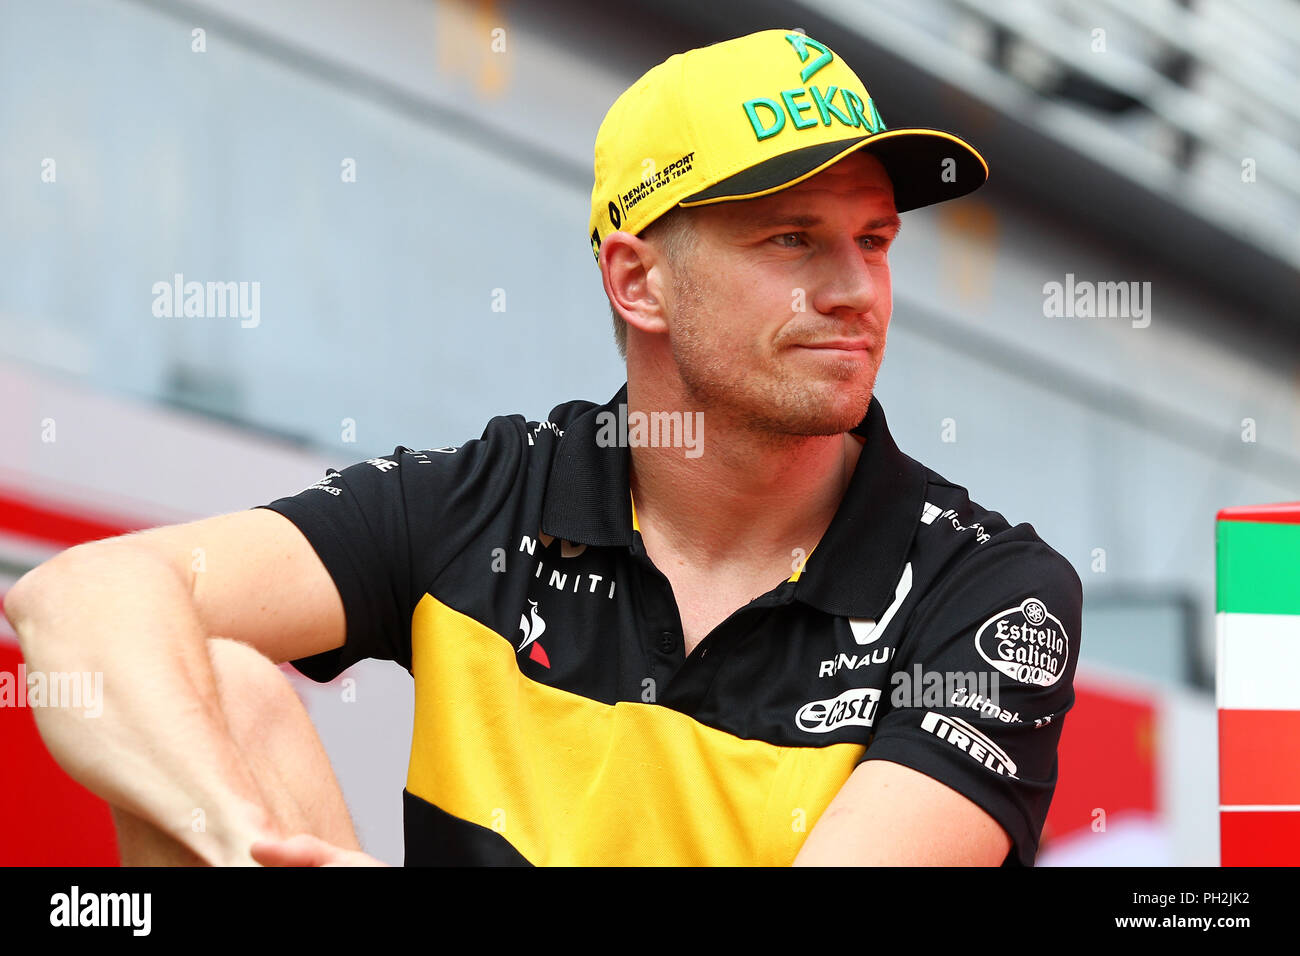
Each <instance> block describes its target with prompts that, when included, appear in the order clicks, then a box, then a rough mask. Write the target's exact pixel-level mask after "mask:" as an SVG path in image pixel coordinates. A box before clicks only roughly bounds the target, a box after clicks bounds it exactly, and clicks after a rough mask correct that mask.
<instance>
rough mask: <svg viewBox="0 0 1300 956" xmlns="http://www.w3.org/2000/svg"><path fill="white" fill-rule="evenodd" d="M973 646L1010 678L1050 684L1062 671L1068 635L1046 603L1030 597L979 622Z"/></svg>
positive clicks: (1066, 651) (1049, 685)
mask: <svg viewBox="0 0 1300 956" xmlns="http://www.w3.org/2000/svg"><path fill="white" fill-rule="evenodd" d="M975 649H976V650H977V651H979V654H980V657H982V658H984V659H985V660H986V661H988V662H989V663H990V664H992V665H993V666H994V667H996V668H997V669H998V670H999V671H1001V672H1002V673H1003V674H1006V675H1007V676H1008V677H1010V678H1012V679H1013V680H1018V681H1020V682H1021V683H1022V684H1038V685H1039V686H1041V687H1051V686H1052V685H1053V684H1055V683H1056V682H1057V681H1058V680H1060V679H1061V675H1062V674H1063V673H1065V665H1066V662H1067V661H1068V660H1069V658H1070V638H1069V635H1067V634H1066V633H1065V627H1064V626H1063V625H1062V624H1061V621H1060V619H1059V618H1058V617H1056V615H1054V614H1052V613H1051V612H1050V611H1048V610H1047V605H1045V604H1044V603H1043V602H1042V601H1040V600H1039V599H1038V598H1036V597H1031V598H1025V599H1024V600H1023V601H1021V602H1020V604H1019V605H1018V606H1016V607H1012V608H1007V609H1006V610H1005V611H999V612H998V613H997V614H994V615H993V616H992V617H991V618H989V619H988V620H987V621H985V622H984V623H983V624H981V625H980V629H979V630H978V631H977V632H976V634H975Z"/></svg>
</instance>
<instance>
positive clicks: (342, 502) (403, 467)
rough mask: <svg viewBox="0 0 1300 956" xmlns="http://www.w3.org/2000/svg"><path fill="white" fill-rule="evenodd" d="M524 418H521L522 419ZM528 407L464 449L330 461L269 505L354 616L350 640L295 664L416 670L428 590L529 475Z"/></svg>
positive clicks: (331, 670)
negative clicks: (416, 643) (524, 473)
mask: <svg viewBox="0 0 1300 956" xmlns="http://www.w3.org/2000/svg"><path fill="white" fill-rule="evenodd" d="M515 418H518V419H519V423H518V424H516V423H515V422H514V421H513V419H515ZM523 444H524V430H523V427H522V418H521V417H520V416H498V417H496V418H494V419H492V421H491V422H489V424H488V426H487V428H486V429H485V430H484V432H483V436H482V438H479V439H474V440H472V441H469V442H466V443H465V444H464V445H461V446H460V447H458V448H443V449H426V450H423V451H412V450H411V449H408V448H406V447H405V446H402V445H399V446H398V447H397V448H396V449H395V450H394V451H393V453H392V454H391V455H386V456H384V457H383V458H371V459H368V460H366V461H362V462H358V463H356V464H353V465H349V466H348V467H346V468H344V469H343V470H342V471H336V470H334V469H329V470H328V471H327V472H326V476H325V478H323V479H322V480H320V481H318V482H317V483H316V484H314V485H312V486H310V487H309V488H306V489H305V490H303V491H301V492H299V493H298V494H296V495H291V496H289V497H285V498H279V499H277V500H275V501H272V502H270V503H269V504H265V505H258V506H257V507H260V508H268V509H270V510H272V511H275V512H277V513H279V514H282V515H284V516H285V517H286V518H288V519H289V520H290V521H292V522H293V523H294V525H295V526H297V528H298V530H300V531H301V532H302V533H303V535H304V536H305V537H306V538H307V541H308V542H309V543H310V544H311V546H312V548H313V549H315V551H316V554H317V555H318V556H319V557H320V560H321V563H322V564H324V566H325V570H326V571H327V572H329V575H330V577H331V578H332V579H333V581H334V585H335V587H337V588H338V592H339V596H340V598H341V599H342V602H343V611H344V614H345V616H346V619H347V636H346V639H345V642H344V644H343V646H342V647H339V648H336V649H334V650H330V651H326V652H324V653H322V654H316V655H313V656H311V657H306V658H301V659H299V660H295V661H292V662H291V663H292V664H293V666H294V667H295V668H297V669H298V671H300V672H301V673H302V674H305V675H306V676H307V677H310V678H311V679H312V680H315V681H320V682H326V681H330V680H333V679H334V678H335V677H337V676H338V675H339V674H341V673H342V672H343V671H345V670H346V669H347V668H349V667H351V666H352V665H353V664H355V663H356V662H357V661H359V660H363V659H365V658H378V659H380V660H392V661H396V662H397V663H399V664H401V665H402V666H403V667H405V668H406V669H407V670H408V671H409V670H410V669H411V616H412V614H413V612H414V610H415V605H416V604H417V603H418V602H419V600H420V598H422V597H423V596H424V593H425V591H426V589H427V588H428V587H429V586H430V584H431V582H433V581H434V580H435V579H436V578H437V576H438V575H439V574H440V573H441V572H442V571H443V569H445V568H446V567H447V565H448V564H449V563H450V562H451V560H452V559H453V558H454V557H455V556H456V555H457V554H459V553H460V552H461V551H462V550H463V549H464V548H465V546H466V545H467V544H468V543H469V542H470V541H471V540H473V538H474V536H475V535H476V534H477V533H479V532H480V531H481V529H482V528H483V527H484V526H485V525H486V524H487V523H488V522H489V521H490V520H491V518H492V516H493V515H495V514H496V513H497V512H498V511H499V510H500V509H501V508H502V507H503V505H504V502H505V500H506V498H507V497H508V496H509V495H510V494H511V491H512V489H513V488H515V487H517V486H518V485H520V484H522V477H521V475H520V469H521V468H523V467H524V464H523V462H522V450H521V449H522V446H523Z"/></svg>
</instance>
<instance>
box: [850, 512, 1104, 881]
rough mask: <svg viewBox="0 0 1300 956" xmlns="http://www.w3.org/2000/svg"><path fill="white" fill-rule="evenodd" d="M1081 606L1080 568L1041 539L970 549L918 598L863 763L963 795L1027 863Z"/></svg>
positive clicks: (1048, 791) (1051, 775)
mask: <svg viewBox="0 0 1300 956" xmlns="http://www.w3.org/2000/svg"><path fill="white" fill-rule="evenodd" d="M1026 527H1028V526H1024V525H1022V526H1020V528H1017V529H1015V530H1017V531H1018V530H1021V529H1023V528H1026ZM1013 533H1014V532H1013ZM1030 538H1032V540H1030ZM1082 613H1083V585H1082V582H1081V581H1080V580H1079V575H1078V574H1077V573H1076V572H1075V570H1074V568H1073V567H1071V565H1070V563H1069V562H1068V561H1066V560H1065V558H1063V557H1062V556H1061V555H1060V554H1058V553H1057V552H1056V551H1054V550H1053V549H1052V548H1050V547H1049V546H1048V545H1046V544H1045V543H1043V542H1042V541H1041V540H1038V539H1037V537H1036V536H1032V535H1031V536H1022V537H1021V538H1020V539H1018V540H1011V541H1005V542H996V541H994V542H990V543H989V544H988V545H987V546H986V547H981V548H978V549H976V550H975V551H973V552H972V553H970V554H969V555H968V556H967V557H966V558H964V559H963V560H962V562H961V564H960V565H959V566H958V567H957V568H956V569H955V570H954V572H953V573H952V574H950V575H948V576H947V577H946V578H945V580H944V582H943V583H942V584H941V585H940V586H939V587H938V588H936V589H935V591H934V592H933V593H931V594H930V595H927V597H926V598H925V600H924V601H923V602H922V603H921V604H920V605H918V607H917V611H916V613H915V615H914V616H913V618H912V624H911V626H910V627H909V628H908V630H907V632H906V633H905V634H904V636H903V638H902V641H901V642H900V646H899V649H898V653H897V654H896V656H895V660H896V664H895V667H894V669H893V673H892V675H891V683H890V687H889V689H888V690H887V692H886V694H885V697H886V700H887V701H888V703H887V704H886V706H885V707H883V708H882V710H881V716H880V717H879V719H878V721H877V725H876V731H875V735H874V737H873V738H872V740H871V742H870V744H869V746H868V748H867V751H866V753H865V754H864V755H863V757H862V761H867V760H889V761H891V762H893V763H898V764H903V765H904V766H907V767H911V768H912V769H914V770H917V771H920V772H921V773H923V774H925V775H927V776H929V777H932V778H933V779H935V780H938V781H939V782H940V783H943V784H946V785H947V786H949V787H951V788H952V789H954V790H956V791H957V792H959V793H961V794H963V795H964V796H966V797H968V798H969V799H970V800H972V801H974V802H975V803H976V804H978V805H979V806H980V807H982V808H983V809H984V810H985V811H987V812H988V813H989V815H990V816H992V817H993V818H994V819H995V820H997V821H998V823H1000V824H1001V825H1002V827H1003V828H1004V829H1005V830H1006V832H1007V834H1008V835H1009V836H1010V837H1011V840H1012V847H1011V851H1010V853H1009V855H1008V857H1007V859H1006V860H1005V861H1004V865H1016V864H1019V865H1023V866H1032V865H1033V863H1034V857H1035V855H1036V853H1037V851H1038V840H1039V837H1040V835H1041V833H1042V829H1043V823H1044V821H1045V820H1046V817H1047V808H1048V805H1049V803H1050V802H1051V799H1052V794H1053V792H1054V790H1055V789H1056V775H1057V760H1056V748H1057V744H1058V742H1059V741H1060V738H1061V728H1062V724H1063V717H1064V715H1065V713H1066V712H1067V711H1068V710H1069V709H1070V708H1071V707H1072V706H1073V704H1074V672H1075V667H1076V665H1077V663H1078V657H1079V627H1080V622H1081V618H1082ZM963 684H965V685H966V686H968V687H970V688H971V693H972V694H974V693H975V692H977V691H978V690H980V688H981V684H982V685H983V691H984V694H983V696H984V697H986V698H992V701H993V704H992V705H990V704H988V703H986V702H983V701H981V700H980V699H979V698H974V697H967V696H965V695H964V694H962V693H960V691H959V690H958V691H954V687H955V688H960V687H961V686H962V685H963ZM939 688H942V690H940V689H939Z"/></svg>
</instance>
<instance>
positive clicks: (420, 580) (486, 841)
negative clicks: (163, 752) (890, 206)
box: [262, 385, 1082, 865]
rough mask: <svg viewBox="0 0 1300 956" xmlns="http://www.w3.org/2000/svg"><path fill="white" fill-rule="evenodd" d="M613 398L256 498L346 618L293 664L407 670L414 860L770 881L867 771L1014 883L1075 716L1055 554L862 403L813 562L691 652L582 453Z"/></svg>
mask: <svg viewBox="0 0 1300 956" xmlns="http://www.w3.org/2000/svg"><path fill="white" fill-rule="evenodd" d="M626 401H627V387H626V385H624V387H623V388H622V389H620V391H619V392H618V394H617V395H615V396H614V398H613V399H611V400H610V402H608V403H607V404H605V405H600V406H598V405H595V404H593V403H591V402H586V401H573V402H567V403H565V404H563V405H559V406H557V407H556V408H555V409H554V410H553V411H552V412H551V414H550V417H549V418H548V419H547V420H546V421H543V422H535V421H525V419H524V418H523V417H522V416H520V415H502V416H498V417H495V418H493V419H492V420H491V421H490V422H489V423H488V425H487V428H486V429H485V430H484V432H483V435H482V437H481V438H479V439H475V440H472V441H468V442H466V443H465V444H463V445H461V446H459V447H454V448H453V447H447V448H435V449H425V450H422V451H413V450H411V449H408V448H405V447H404V446H398V448H397V449H396V450H395V451H394V452H393V454H392V455H390V456H387V457H384V458H375V459H371V460H369V461H364V462H360V463H358V464H354V465H351V466H349V467H348V468H346V469H344V470H343V471H342V472H339V471H334V470H330V471H328V472H327V474H326V477H325V478H324V479H323V480H321V481H319V482H317V483H316V484H314V485H312V486H311V487H309V488H307V489H305V490H304V491H302V492H300V493H299V494H297V495H295V496H292V497H287V498H281V499H279V500H277V501H275V502H272V503H271V504H269V505H265V506H262V507H268V508H271V509H273V510H275V511H277V512H279V513H280V514H282V515H285V516H286V517H287V518H289V519H290V520H291V521H293V522H294V524H295V525H297V527H298V528H300V529H301V530H302V532H303V534H304V535H305V536H306V537H307V540H308V541H309V542H311V544H312V546H313V547H314V548H315V550H316V552H317V553H318V554H319V555H320V558H321V560H322V562H323V563H324V565H325V568H326V569H327V570H328V572H329V573H330V575H331V576H332V577H333V579H334V582H335V584H336V585H337V587H338V590H339V594H340V595H341V597H342V601H343V607H344V610H345V612H346V615H347V639H346V643H345V644H344V646H343V647H342V648H340V649H338V650H334V651H330V652H328V653H325V654H319V655H316V656H314V657H310V658H307V659H304V660H300V661H295V662H294V665H295V666H296V667H297V668H298V670H300V671H301V672H302V673H303V674H306V675H307V676H308V677H311V678H313V679H314V680H318V681H327V680H331V679H333V678H334V677H336V676H337V675H338V674H339V673H340V672H341V671H343V670H344V669H345V668H347V667H348V666H350V665H351V664H352V663H354V662H355V661H358V660H361V659H363V658H367V657H374V658H381V659H386V660H394V661H397V662H398V663H400V664H401V665H402V666H403V667H405V668H406V669H407V670H408V671H410V673H411V674H412V676H413V677H414V680H415V728H414V734H413V740H412V748H411V763H410V768H409V772H408V777H407V783H406V787H405V791H404V794H403V799H404V804H405V836H406V863H407V865H418V864H435V863H485V864H499V863H519V864H539V865H540V864H615V865H618V864H765V865H786V864H789V863H790V862H791V861H792V860H793V859H794V857H795V855H796V854H797V853H798V851H799V848H800V846H801V845H802V844H803V841H804V839H805V838H806V837H807V835H808V832H809V831H811V829H812V827H813V825H814V824H815V823H816V822H817V818H818V817H819V815H820V814H821V813H822V811H823V810H824V809H825V808H826V806H827V805H828V804H829V803H830V801H831V799H832V798H833V797H834V796H835V794H836V792H837V791H838V790H839V789H840V787H841V786H842V785H843V783H844V782H845V781H846V780H847V779H848V777H849V775H850V774H851V773H852V772H853V769H854V767H856V766H857V765H858V764H859V763H861V762H863V761H866V760H872V759H881V760H889V761H893V762H894V763H899V764H903V765H906V766H908V767H911V768H914V769H916V770H918V771H920V772H921V773H924V774H926V775H928V776H930V777H932V778H934V779H936V780H938V781H940V782H942V783H944V784H946V785H948V786H949V787H952V788H953V789H955V790H957V791H958V792H960V793H962V794H964V795H965V796H967V797H969V798H970V799H971V800H973V801H974V802H975V803H977V804H978V805H979V806H981V807H983V808H984V809H985V810H986V811H988V813H989V814H991V815H992V816H993V817H994V819H996V820H997V821H998V822H999V823H1000V824H1001V825H1002V826H1003V827H1004V828H1005V829H1006V831H1007V833H1008V834H1009V835H1010V836H1011V838H1012V841H1013V848H1012V850H1011V853H1010V854H1009V855H1008V858H1007V860H1006V863H1007V864H1016V863H1019V864H1024V865H1032V864H1033V860H1034V855H1035V852H1036V850H1037V846H1038V839H1039V835H1040V832H1041V830H1042V826H1043V821H1044V818H1045V816H1046V814H1047V807H1048V803H1049V801H1050V800H1051V797H1052V792H1053V789H1054V788H1055V784H1056V772H1057V770H1056V767H1057V764H1056V747H1057V741H1058V739H1059V737H1060V733H1061V727H1062V715H1063V714H1065V712H1066V711H1068V710H1069V709H1070V707H1071V705H1072V704H1073V701H1074V692H1073V686H1072V685H1073V678H1074V670H1075V665H1076V662H1077V660H1078V651H1079V624H1080V617H1081V613H1082V585H1081V583H1080V581H1079V577H1078V575H1077V574H1076V573H1075V571H1074V569H1073V568H1072V567H1071V566H1070V564H1069V562H1068V561H1066V560H1065V559H1064V558H1063V557H1062V556H1061V555H1060V554H1058V553H1057V552H1056V551H1054V550H1053V549H1052V548H1050V547H1049V546H1048V545H1047V544H1045V543H1044V542H1043V541H1042V540H1041V539H1040V538H1039V537H1038V535H1037V534H1036V533H1035V531H1034V529H1033V527H1032V526H1031V525H1029V524H1027V523H1021V524H1018V525H1016V526H1014V527H1012V526H1011V525H1010V524H1009V523H1008V522H1007V521H1006V519H1004V518H1003V517H1002V515H1001V514H998V513H997V512H993V511H989V510H987V509H985V508H983V507H981V506H980V505H978V504H976V503H974V502H972V501H971V500H970V498H969V495H968V494H967V492H966V490H965V489H964V488H962V487H960V486H958V485H955V484H953V483H952V482H949V481H947V480H946V479H944V478H942V477H941V476H939V475H938V474H936V473H935V472H933V471H931V470H930V469H928V468H926V467H925V466H924V465H921V464H920V463H919V462H917V461H914V460H913V459H912V458H910V457H908V456H907V455H905V454H903V453H902V452H900V451H899V450H898V448H897V447H896V445H895V444H894V441H893V439H892V438H891V437H890V434H889V430H888V428H887V427H886V424H885V415H884V412H883V410H882V409H881V406H880V402H879V400H877V399H873V400H872V403H871V406H870V409H869V411H868V413H867V415H866V417H865V418H864V419H863V421H862V422H861V423H860V424H859V425H858V427H857V428H855V429H854V433H855V434H857V435H860V436H862V437H863V438H864V439H865V444H864V446H863V450H862V454H861V456H860V458H859V460H858V463H857V466H856V468H855V471H854V473H853V476H852V480H851V482H850V484H849V487H848V490H847V492H846V494H845V496H844V499H843V501H842V502H841V504H840V506H839V509H838V511H837V512H836V514H835V517H834V519H833V520H832V522H831V525H830V527H829V528H828V529H827V531H826V533H825V535H824V536H823V538H822V539H821V541H820V543H819V544H818V545H817V546H816V547H815V548H814V549H813V551H812V553H811V554H810V555H809V556H807V558H806V559H803V560H802V562H799V561H792V567H791V570H792V573H791V575H790V577H789V579H788V580H786V581H784V582H781V583H779V584H777V585H776V586H774V587H773V588H772V589H771V590H770V591H768V592H767V593H766V594H763V595H761V596H759V597H757V598H755V599H754V600H753V601H751V602H750V603H749V604H747V605H746V606H744V607H742V608H739V609H737V610H736V611H735V612H734V613H733V614H731V616H730V617H728V618H727V619H726V620H725V621H723V622H722V623H721V624H719V625H718V626H717V627H716V628H715V629H714V630H713V631H712V632H711V633H710V634H709V635H708V636H707V637H705V638H704V639H703V640H702V641H701V642H700V644H699V645H698V646H697V647H696V648H695V649H694V650H693V652H692V653H691V655H690V656H689V658H688V657H686V656H685V655H684V653H683V642H682V627H681V621H680V618H679V615H678V611H677V605H676V603H675V601H674V598H673V593H672V588H671V585H670V584H669V582H668V580H667V578H666V577H665V576H664V575H663V574H662V573H661V572H660V571H659V570H658V569H657V568H656V567H655V566H654V564H653V563H652V562H651V561H650V559H649V557H648V556H647V554H646V551H645V548H644V545H643V543H642V540H641V534H640V531H639V530H638V528H637V526H636V519H635V503H634V502H633V501H632V500H631V495H630V492H629V483H628V464H629V456H630V452H629V449H628V448H627V447H626V444H625V443H623V444H620V443H616V442H609V441H598V440H597V439H598V435H599V434H600V430H601V426H602V425H604V424H606V423H607V422H608V421H609V420H610V419H608V418H607V417H604V416H608V415H615V416H616V415H617V409H618V406H619V405H620V404H626ZM602 413H603V415H602ZM598 416H601V417H598Z"/></svg>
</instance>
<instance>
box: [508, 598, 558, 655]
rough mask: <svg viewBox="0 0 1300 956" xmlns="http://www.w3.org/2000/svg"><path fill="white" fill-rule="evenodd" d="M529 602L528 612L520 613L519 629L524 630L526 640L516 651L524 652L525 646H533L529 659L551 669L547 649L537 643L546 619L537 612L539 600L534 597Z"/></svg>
mask: <svg viewBox="0 0 1300 956" xmlns="http://www.w3.org/2000/svg"><path fill="white" fill-rule="evenodd" d="M528 603H529V605H530V607H529V608H528V614H521V615H519V630H521V631H523V633H524V640H523V643H521V644H520V645H519V646H518V647H517V648H515V653H516V654H519V653H522V652H523V649H524V648H525V647H529V646H531V647H532V650H530V651H529V652H528V657H529V659H530V660H534V661H537V663H539V664H541V665H542V666H543V667H545V668H547V669H549V668H550V666H551V659H550V658H549V657H547V656H546V651H545V650H544V649H543V648H542V645H541V644H538V643H537V639H538V638H539V637H541V636H542V632H543V631H544V630H546V621H544V620H543V619H542V616H541V615H540V614H538V613H537V602H536V601H534V600H533V599H532V598H529V599H528ZM530 615H531V617H532V619H531V620H529V616H530Z"/></svg>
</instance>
